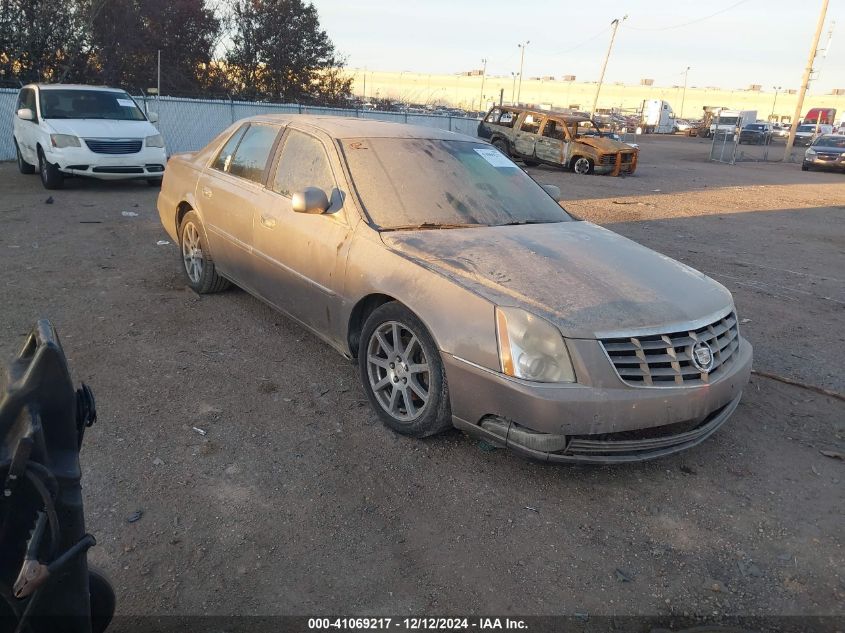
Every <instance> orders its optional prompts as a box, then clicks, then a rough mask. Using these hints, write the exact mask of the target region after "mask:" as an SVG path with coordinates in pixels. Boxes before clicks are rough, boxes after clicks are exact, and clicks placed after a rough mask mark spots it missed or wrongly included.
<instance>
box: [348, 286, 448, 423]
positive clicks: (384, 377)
mask: <svg viewBox="0 0 845 633" xmlns="http://www.w3.org/2000/svg"><path fill="white" fill-rule="evenodd" d="M358 366H359V368H360V370H361V382H362V384H363V386H364V391H365V392H366V394H367V398H368V399H369V401H370V404H371V405H372V406H373V408H374V409H375V411H376V414H377V415H378V416H379V418H380V419H381V420H382V422H384V424H385V425H387V426H388V427H390V428H391V429H393V430H394V431H396V432H397V433H401V434H402V435H409V436H411V437H426V436H429V435H434V434H435V433H440V432H441V431H444V430H446V429H448V428H449V427H451V426H452V412H451V407H450V404H449V389H448V387H447V384H446V373H445V371H444V369H443V361H442V360H441V359H440V354H439V352H438V351H437V346H436V345H435V343H434V339H433V338H432V337H431V334H429V333H428V330H427V329H426V327H425V325H423V323H422V321H420V319H419V318H418V317H417V316H416V315H415V314H414V313H413V312H411V311H410V310H408V309H407V308H406V307H405V306H403V305H402V304H400V303H398V302H395V301H392V302H390V303H385V304H384V305H382V306H379V307H378V308H376V309H375V310H374V311H373V312H372V314H370V316H369V317H368V318H367V321H366V322H365V323H364V329H363V331H362V333H361V343H360V349H359V350H358Z"/></svg>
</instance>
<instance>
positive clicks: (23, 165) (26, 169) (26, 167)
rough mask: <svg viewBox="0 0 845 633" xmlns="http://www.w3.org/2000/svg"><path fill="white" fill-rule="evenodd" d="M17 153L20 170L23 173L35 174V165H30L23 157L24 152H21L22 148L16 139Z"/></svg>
mask: <svg viewBox="0 0 845 633" xmlns="http://www.w3.org/2000/svg"><path fill="white" fill-rule="evenodd" d="M15 155H16V156H17V159H18V171H19V172H21V173H22V174H34V173H35V165H30V164H29V163H28V162H26V161H25V160H24V159H23V154H21V148H20V147H18V142H17V141H15Z"/></svg>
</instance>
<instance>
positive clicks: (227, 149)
mask: <svg viewBox="0 0 845 633" xmlns="http://www.w3.org/2000/svg"><path fill="white" fill-rule="evenodd" d="M248 127H249V126H248V125H242V126H241V127H239V128H238V130H237V132H235V133H234V134H232V136H231V137H229V140H228V141H226V144H225V145H224V146H223V149H221V150H220V153H219V154H217V158H215V159H214V162H213V163H211V167H212V169H216V170H218V171H229V164H230V163H231V162H232V157H233V156H234V155H235V150H236V149H237V148H238V143H240V142H241V137H243V135H244V132H246V129H247V128H248Z"/></svg>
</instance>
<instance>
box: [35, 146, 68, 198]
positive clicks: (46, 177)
mask: <svg viewBox="0 0 845 633" xmlns="http://www.w3.org/2000/svg"><path fill="white" fill-rule="evenodd" d="M38 171H39V172H40V174H41V184H42V185H44V188H45V189H61V188H62V187H64V186H65V177H64V175H63V174H62V172H60V171H59V169H58V167H56V166H55V165H53V164H52V163H51V162H49V161H48V160H47V159H46V158H45V157H44V152H43V151H41V149H40V148H39V149H38Z"/></svg>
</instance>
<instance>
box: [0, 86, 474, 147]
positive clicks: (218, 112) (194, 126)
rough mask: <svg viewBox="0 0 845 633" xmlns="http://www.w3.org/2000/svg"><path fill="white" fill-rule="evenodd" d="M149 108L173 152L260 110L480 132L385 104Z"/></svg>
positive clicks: (3, 137)
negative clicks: (358, 106) (363, 106)
mask: <svg viewBox="0 0 845 633" xmlns="http://www.w3.org/2000/svg"><path fill="white" fill-rule="evenodd" d="M17 92H18V91H17V90H5V89H0V160H11V159H13V158H14V157H15V148H14V144H13V142H12V117H13V116H14V107H15V102H16V99H17ZM135 99H136V101H137V102H138V103H139V105H141V106H142V107H143V108H145V109H146V111H147V112H155V113H156V114H158V116H159V120H158V123H157V124H156V126H157V127H158V129H159V130H161V133H162V135H163V136H164V139H165V142H166V143H167V150H168V152H170V153H175V152H188V151H193V150H197V149H200V148H201V147H204V146H205V145H206V144H207V143H208V142H209V141H210V140H211V139H212V138H214V137H215V136H216V135H217V134H219V133H220V132H222V131H223V130H224V129H226V128H227V127H228V126H229V125H231V124H232V123H234V122H235V121H238V120H240V119H243V118H246V117H250V116H255V115H259V114H328V115H334V116H349V117H359V118H365V119H378V120H382V121H395V122H398V123H411V124H415V125H423V126H426V127H434V128H438V129H442V130H451V131H453V132H459V133H461V134H468V135H470V136H475V135H476V130H477V128H478V119H473V118H464V117H454V116H439V115H434V114H430V115H429V114H411V113H407V112H388V111H381V110H361V109H351V108H325V107H318V106H306V105H298V104H295V103H293V104H290V103H288V104H283V103H263V102H252V101H234V100H227V99H184V98H179V97H161V98H160V99H159V98H146V97H135Z"/></svg>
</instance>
